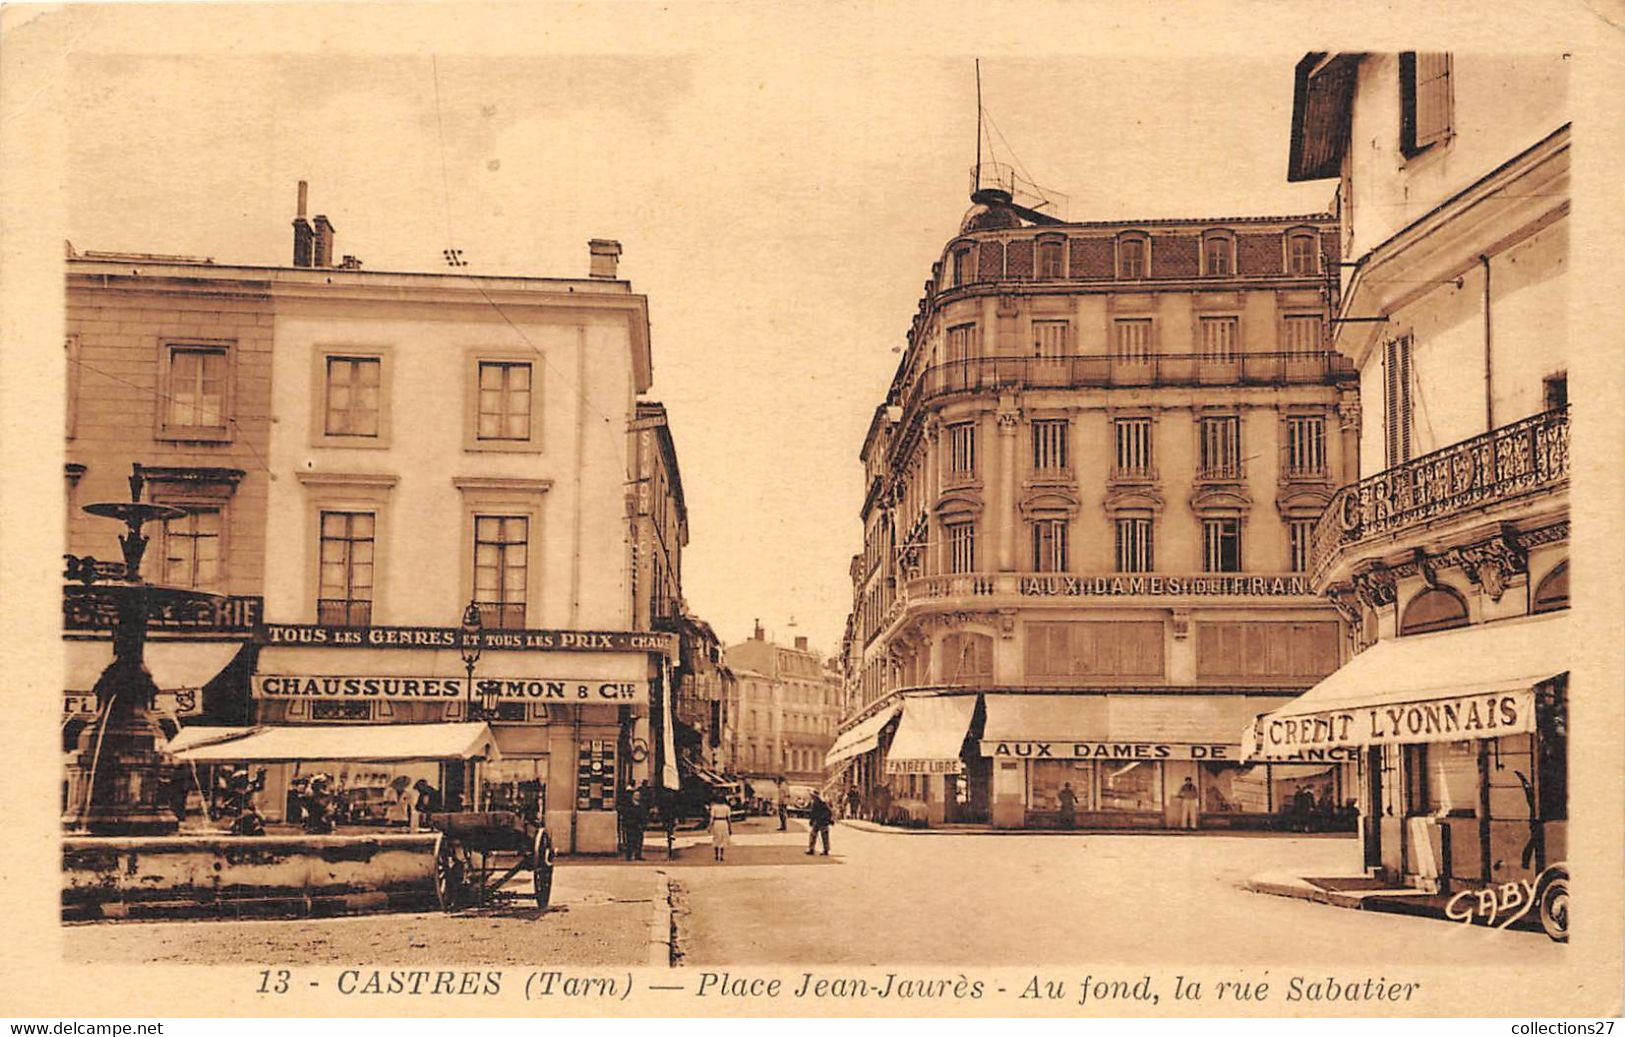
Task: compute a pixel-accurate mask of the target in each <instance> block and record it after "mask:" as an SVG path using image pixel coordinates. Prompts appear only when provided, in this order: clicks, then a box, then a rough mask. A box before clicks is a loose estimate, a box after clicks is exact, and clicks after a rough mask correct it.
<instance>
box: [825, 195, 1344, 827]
mask: <svg viewBox="0 0 1625 1037" xmlns="http://www.w3.org/2000/svg"><path fill="white" fill-rule="evenodd" d="M973 201H975V202H976V204H975V205H974V206H973V208H972V209H971V210H970V212H969V213H968V214H967V215H966V216H965V218H964V221H963V224H962V226H961V231H960V234H959V235H958V236H957V237H955V238H954V239H953V240H951V241H950V242H949V243H948V244H947V246H946V248H945V249H944V251H943V255H942V259H941V261H940V262H939V263H937V264H936V265H935V266H934V267H933V268H932V271H931V277H930V280H928V281H927V282H926V284H925V293H924V297H923V298H922V299H921V301H920V305H919V310H918V312H917V314H916V316H915V318H914V321H913V324H912V326H911V328H910V329H909V334H908V348H907V350H906V352H905V353H904V355H903V358H902V361H901V363H900V364H899V366H898V369H897V373H896V375H895V377H894V379H893V381H892V384H891V386H890V388H889V390H888V391H887V394H886V398H885V400H884V401H883V402H882V403H881V404H880V405H879V406H878V407H877V408H876V410H875V415H874V420H873V422H872V423H871V425H870V428H869V431H868V434H867V436H866V438H865V440H864V443H863V446H862V451H861V458H862V462H863V465H864V473H865V481H866V485H867V492H866V494H865V498H864V504H863V510H862V519H863V527H864V549H863V552H862V553H861V554H860V555H858V556H857V557H855V558H854V560H853V565H852V578H853V611H852V616H851V620H850V622H849V627H848V629H849V635H848V642H847V644H846V646H845V655H846V666H847V680H848V688H847V709H846V715H845V716H844V718H843V721H842V727H841V731H840V734H839V737H838V738H837V740H836V743H835V745H834V746H833V747H832V749H831V751H830V754H829V763H830V764H831V765H832V766H835V767H842V768H845V773H844V774H843V775H841V776H840V780H841V783H842V784H856V785H858V786H860V788H862V789H864V790H866V792H868V793H869V802H871V803H874V804H877V806H876V807H875V808H874V809H876V810H877V811H878V812H880V813H881V814H882V815H883V816H884V819H889V820H902V819H903V816H907V817H908V819H910V820H911V821H913V822H914V823H919V822H920V821H925V822H926V823H930V824H942V823H986V824H991V825H993V826H994V827H999V828H1022V827H1049V826H1055V825H1059V824H1065V823H1068V820H1069V819H1068V818H1067V817H1066V814H1065V812H1064V811H1063V810H1062V807H1061V804H1062V800H1063V799H1066V798H1075V801H1076V804H1075V810H1074V812H1073V816H1072V817H1071V818H1070V823H1073V824H1076V825H1077V826H1079V827H1095V828H1173V827H1179V826H1180V825H1181V824H1183V823H1184V822H1185V818H1184V816H1183V813H1184V807H1183V803H1184V802H1185V800H1187V799H1188V798H1189V797H1190V796H1191V795H1192V793H1190V792H1189V791H1187V793H1186V796H1185V797H1181V795H1180V792H1181V790H1182V789H1183V788H1184V787H1185V784H1186V782H1187V781H1189V782H1190V783H1191V784H1192V786H1193V787H1194V789H1195V792H1194V795H1195V796H1196V798H1197V803H1198V812H1199V819H1198V822H1197V823H1198V824H1199V825H1200V826H1203V827H1218V826H1224V827H1272V826H1274V825H1276V824H1278V823H1279V822H1280V821H1281V820H1282V819H1283V816H1284V814H1285V812H1286V810H1287V808H1288V806H1289V805H1290V804H1291V803H1292V802H1293V800H1294V798H1295V797H1296V796H1297V795H1298V792H1299V789H1300V788H1307V789H1308V790H1309V792H1310V794H1311V795H1312V796H1314V797H1315V800H1316V802H1317V803H1325V804H1326V808H1327V813H1328V816H1329V815H1330V813H1331V812H1332V811H1331V808H1332V806H1333V805H1334V804H1341V803H1343V801H1344V799H1345V797H1346V796H1348V795H1351V794H1352V793H1351V792H1350V790H1349V789H1348V788H1347V787H1346V776H1347V775H1346V771H1347V769H1348V768H1347V767H1346V765H1345V762H1344V760H1345V756H1346V754H1340V753H1324V752H1318V751H1317V752H1315V753H1311V754H1307V755H1306V756H1305V757H1304V758H1302V759H1299V760H1293V761H1289V762H1281V763H1278V764H1271V765H1260V766H1246V765H1243V764H1242V763H1241V745H1240V739H1241V734H1242V731H1243V729H1244V727H1245V725H1246V724H1247V722H1248V720H1249V719H1250V718H1251V717H1252V716H1253V715H1255V714H1257V713H1259V712H1263V711H1267V710H1269V709H1271V708H1273V706H1274V705H1276V704H1281V703H1285V702H1287V701H1289V700H1290V699H1291V698H1292V697H1293V696H1294V695H1297V694H1299V693H1300V692H1302V691H1303V690H1304V689H1306V688H1308V687H1309V686H1310V685H1312V684H1314V683H1315V681H1316V680H1318V679H1319V678H1321V677H1323V676H1325V675H1326V674H1327V673H1329V672H1331V671H1332V670H1333V669H1335V668H1336V666H1337V664H1338V661H1339V644H1340V641H1341V639H1342V633H1341V621H1340V619H1339V616H1338V613H1337V612H1336V610H1335V609H1334V608H1332V607H1330V606H1329V605H1328V604H1327V603H1325V602H1324V601H1321V600H1319V599H1317V598H1316V596H1315V595H1314V593H1313V590H1312V588H1311V586H1310V583H1309V579H1308V574H1307V571H1306V570H1307V568H1308V558H1309V546H1310V539H1311V533H1312V531H1313V528H1314V522H1315V519H1316V518H1317V517H1318V516H1319V514H1320V512H1321V509H1322V508H1323V507H1324V506H1325V505H1326V503H1327V502H1328V501H1329V500H1330V498H1331V495H1332V493H1333V492H1334V490H1335V489H1336V487H1337V486H1338V485H1340V484H1341V483H1342V482H1344V481H1346V480H1347V479H1348V478H1350V477H1351V476H1352V473H1353V472H1354V471H1355V470H1356V455H1357V451H1358V441H1357V436H1358V424H1357V417H1358V413H1357V407H1356V400H1357V383H1356V381H1355V375H1354V372H1353V369H1352V368H1351V367H1350V366H1349V365H1348V364H1347V363H1346V362H1345V361H1343V360H1342V359H1341V358H1340V357H1338V356H1337V355H1336V354H1334V353H1332V352H1331V351H1330V350H1329V349H1328V347H1327V345H1326V331H1325V328H1326V324H1325V320H1326V314H1327V307H1328V303H1329V295H1330V293H1331V292H1332V291H1334V289H1335V283H1336V282H1335V279H1334V278H1332V277H1329V276H1328V275H1329V274H1332V273H1335V270H1336V263H1337V260H1338V255H1339V252H1338V235H1337V227H1336V223H1335V221H1334V220H1333V218H1332V217H1331V216H1329V215H1310V216H1292V217H1245V218H1237V219H1204V220H1154V221H1140V222H1126V221H1125V222H1088V223H1069V224H1057V223H1039V222H1034V220H1035V218H1037V217H1036V214H1034V213H1032V212H1031V211H1030V210H1019V211H1018V209H1016V208H1014V207H1012V206H1011V205H1010V204H1009V203H1010V196H1009V195H1008V194H1007V193H1005V192H1003V191H998V190H989V191H979V192H978V193H977V194H976V195H975V196H974V197H973ZM1068 787H1070V790H1071V794H1072V795H1071V797H1066V796H1063V790H1064V789H1066V788H1068Z"/></svg>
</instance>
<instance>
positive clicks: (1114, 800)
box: [1097, 760, 1162, 811]
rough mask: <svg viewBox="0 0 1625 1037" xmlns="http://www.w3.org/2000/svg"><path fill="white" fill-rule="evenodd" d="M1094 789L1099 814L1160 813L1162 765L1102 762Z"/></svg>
mask: <svg viewBox="0 0 1625 1037" xmlns="http://www.w3.org/2000/svg"><path fill="white" fill-rule="evenodd" d="M1097 788H1098V790H1099V799H1098V800H1097V802H1099V804H1100V809H1101V810H1120V811H1160V810H1161V809H1162V764H1161V763H1154V762H1146V761H1143V760H1142V761H1128V762H1123V763H1118V762H1111V763H1106V762H1102V763H1101V764H1100V781H1099V784H1098V786H1097Z"/></svg>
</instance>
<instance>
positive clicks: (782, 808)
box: [774, 778, 790, 832]
mask: <svg viewBox="0 0 1625 1037" xmlns="http://www.w3.org/2000/svg"><path fill="white" fill-rule="evenodd" d="M774 787H775V789H776V790H777V791H778V794H779V831H781V832H783V831H787V830H788V829H789V827H790V820H789V818H790V808H789V807H788V806H787V805H786V804H785V802H784V779H783V778H780V779H779V780H778V781H777V782H775V783H774Z"/></svg>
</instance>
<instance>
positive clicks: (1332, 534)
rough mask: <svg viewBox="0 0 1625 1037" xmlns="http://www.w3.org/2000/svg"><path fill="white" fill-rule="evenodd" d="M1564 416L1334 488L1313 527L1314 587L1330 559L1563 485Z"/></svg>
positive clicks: (1540, 418) (1520, 425)
mask: <svg viewBox="0 0 1625 1037" xmlns="http://www.w3.org/2000/svg"><path fill="white" fill-rule="evenodd" d="M1568 478H1569V414H1568V410H1567V409H1563V410H1550V411H1546V412H1544V413H1541V414H1536V415H1535V416H1533V417H1530V418H1525V419H1524V420H1522V421H1518V422H1514V423H1513V424H1511V425H1503V426H1502V427H1501V428H1498V429H1495V430H1493V431H1491V432H1486V433H1484V434H1483V435H1480V436H1474V437H1473V438H1472V439H1467V440H1463V441H1462V442H1460V443H1456V444H1454V445H1452V446H1448V447H1445V448H1444V449H1442V450H1435V451H1433V452H1432V453H1430V454H1424V455H1422V456H1421V457H1418V458H1416V459H1415V460H1412V461H1407V462H1406V463H1404V464H1402V465H1397V466H1395V467H1393V468H1390V469H1388V470H1387V471H1384V472H1379V473H1378V474H1376V475H1373V476H1371V477H1370V478H1369V479H1361V480H1360V481H1359V482H1357V483H1351V484H1349V485H1347V486H1344V487H1342V488H1341V489H1339V490H1338V491H1337V493H1336V495H1334V496H1333V497H1332V501H1331V503H1330V504H1329V505H1328V506H1327V507H1326V511H1325V512H1324V513H1323V514H1322V515H1321V516H1320V521H1319V522H1318V523H1317V524H1316V525H1315V535H1314V540H1313V542H1312V544H1311V547H1310V554H1309V571H1310V572H1311V573H1313V574H1314V577H1315V582H1316V584H1317V585H1319V584H1320V583H1322V582H1323V580H1324V578H1325V573H1326V571H1327V569H1328V568H1329V567H1330V566H1331V565H1332V563H1333V562H1334V561H1335V560H1336V558H1337V557H1338V556H1340V555H1342V554H1344V553H1345V552H1348V551H1349V550H1350V549H1351V548H1354V547H1356V546H1358V545H1360V544H1362V543H1365V542H1368V541H1371V540H1375V539H1376V538H1379V537H1382V538H1392V537H1396V536H1399V535H1402V534H1404V533H1406V532H1408V531H1411V530H1415V529H1419V528H1420V527H1422V526H1425V525H1428V524H1430V523H1433V522H1435V521H1436V520H1438V519H1440V518H1443V517H1447V516H1451V515H1455V514H1459V513H1462V512H1466V511H1468V510H1470V509H1477V508H1486V507H1493V506H1495V505H1498V504H1504V503H1508V502H1511V501H1515V500H1518V499H1519V498H1522V497H1526V496H1528V495H1530V494H1534V493H1540V492H1545V491H1550V490H1555V489H1559V488H1562V487H1565V486H1567V484H1568Z"/></svg>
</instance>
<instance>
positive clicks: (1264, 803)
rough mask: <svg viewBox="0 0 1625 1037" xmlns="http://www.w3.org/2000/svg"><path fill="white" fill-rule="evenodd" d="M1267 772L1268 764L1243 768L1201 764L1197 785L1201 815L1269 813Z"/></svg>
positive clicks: (1229, 764) (1268, 777)
mask: <svg viewBox="0 0 1625 1037" xmlns="http://www.w3.org/2000/svg"><path fill="white" fill-rule="evenodd" d="M1269 771H1270V768H1269V765H1268V764H1254V765H1253V766H1250V767H1243V766H1238V765H1236V764H1233V763H1208V762H1204V763H1202V764H1201V765H1200V775H1201V776H1200V780H1199V782H1198V784H1199V786H1200V792H1201V793H1202V813H1204V814H1268V813H1270V812H1271V809H1270V774H1269Z"/></svg>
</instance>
